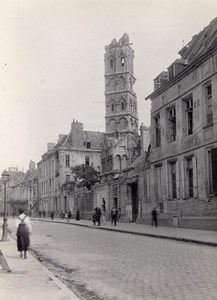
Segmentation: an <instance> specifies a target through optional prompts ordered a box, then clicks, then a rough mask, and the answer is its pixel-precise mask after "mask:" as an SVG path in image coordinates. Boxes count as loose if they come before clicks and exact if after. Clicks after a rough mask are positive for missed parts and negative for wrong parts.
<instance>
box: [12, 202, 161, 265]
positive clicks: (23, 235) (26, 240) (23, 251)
mask: <svg viewBox="0 0 217 300" xmlns="http://www.w3.org/2000/svg"><path fill="white" fill-rule="evenodd" d="M118 215H119V214H118V210H117V208H116V207H113V208H112V210H111V225H114V226H116V224H117V220H118V217H119V216H118ZM151 215H152V223H151V224H152V226H153V225H155V226H156V227H157V221H158V212H157V208H156V207H155V208H154V209H153V210H152V212H151ZM51 218H53V216H52V215H51ZM70 218H71V213H70V212H69V213H68V214H67V219H70ZM76 220H80V211H79V210H77V212H76ZM92 221H93V224H94V226H95V225H96V223H97V224H98V226H100V224H101V221H102V222H103V224H104V225H105V224H106V206H105V203H103V204H102V207H101V208H99V207H96V208H95V209H94V213H93V216H92ZM15 225H16V228H17V250H18V251H19V252H20V257H24V258H25V259H26V258H27V251H28V247H29V245H30V235H31V234H32V225H31V222H30V218H29V217H28V216H27V215H26V214H25V211H24V209H22V208H20V209H19V216H18V217H17V219H16V224H15Z"/></svg>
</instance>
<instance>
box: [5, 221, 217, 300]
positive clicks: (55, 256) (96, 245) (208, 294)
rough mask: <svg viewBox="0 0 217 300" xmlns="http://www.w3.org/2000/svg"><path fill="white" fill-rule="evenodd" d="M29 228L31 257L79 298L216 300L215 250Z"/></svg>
mask: <svg viewBox="0 0 217 300" xmlns="http://www.w3.org/2000/svg"><path fill="white" fill-rule="evenodd" d="M32 223H33V235H32V238H31V241H32V242H31V249H32V252H33V253H34V255H35V256H37V258H38V259H39V260H40V261H41V262H42V263H43V264H45V265H46V266H47V267H48V268H49V269H50V270H51V271H52V272H53V273H54V274H55V276H56V277H58V278H59V279H61V280H62V281H63V282H64V283H65V284H67V286H68V287H69V288H70V289H72V290H73V291H74V292H75V293H76V294H77V295H78V296H79V297H80V298H81V299H91V300H93V299H95V300H99V299H105V300H112V299H123V300H124V299H127V300H133V299H134V300H135V299H136V300H137V299H147V300H149V299H171V300H174V299H189V300H190V299H191V300H192V299H201V300H202V299H203V300H204V299H217V296H216V295H217V287H216V278H217V265H216V261H217V251H216V248H213V247H208V246H201V245H195V244H189V243H182V242H176V241H170V240H163V239H154V238H149V237H144V236H136V235H133V234H132V235H131V234H124V233H118V232H108V231H104V230H95V229H94V228H93V229H92V228H84V227H78V226H73V225H68V224H56V223H51V222H50V223H44V222H39V221H33V222H32ZM11 227H12V226H11Z"/></svg>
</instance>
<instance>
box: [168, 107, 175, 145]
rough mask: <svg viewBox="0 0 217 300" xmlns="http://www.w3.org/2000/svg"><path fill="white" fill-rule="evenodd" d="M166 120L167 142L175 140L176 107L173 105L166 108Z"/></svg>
mask: <svg viewBox="0 0 217 300" xmlns="http://www.w3.org/2000/svg"><path fill="white" fill-rule="evenodd" d="M168 122H169V124H168V125H169V128H168V129H169V135H168V137H169V142H173V141H175V140H176V109H175V107H173V108H171V109H169V110H168Z"/></svg>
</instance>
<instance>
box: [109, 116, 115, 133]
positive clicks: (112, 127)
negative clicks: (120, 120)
mask: <svg viewBox="0 0 217 300" xmlns="http://www.w3.org/2000/svg"><path fill="white" fill-rule="evenodd" d="M115 128H116V122H115V120H113V119H112V120H110V126H109V131H110V132H112V131H115Z"/></svg>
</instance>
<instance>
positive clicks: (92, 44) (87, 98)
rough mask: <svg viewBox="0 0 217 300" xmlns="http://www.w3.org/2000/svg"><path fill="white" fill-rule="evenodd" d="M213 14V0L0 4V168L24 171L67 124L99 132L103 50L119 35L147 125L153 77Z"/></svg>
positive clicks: (216, 7) (216, 12)
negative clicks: (130, 57) (125, 40)
mask: <svg viewBox="0 0 217 300" xmlns="http://www.w3.org/2000/svg"><path fill="white" fill-rule="evenodd" d="M215 17H217V1H216V0H31V1H29V0H1V1H0V143H1V145H0V171H1V172H2V171H3V170H4V169H8V168H9V167H18V169H19V170H24V171H27V169H28V166H29V162H30V160H33V161H34V162H35V163H38V162H39V161H40V159H41V155H42V154H43V153H45V152H46V151H47V143H48V142H54V143H56V142H57V140H58V136H59V134H68V133H69V131H70V126H71V122H72V121H73V119H75V120H78V121H80V122H82V123H83V124H84V129H85V130H90V131H104V130H105V122H104V115H105V104H104V101H105V100H104V52H105V46H106V45H109V44H110V43H111V41H112V40H113V39H114V38H116V40H119V39H120V38H121V37H122V36H123V34H124V33H128V34H129V38H130V43H132V46H131V47H132V48H133V50H134V51H135V59H134V76H135V77H136V78H137V81H136V83H135V86H134V91H135V92H136V94H137V100H138V115H139V122H140V124H141V123H143V124H144V125H145V126H147V127H148V126H149V125H150V107H151V103H150V100H148V101H145V97H146V96H148V95H149V94H150V93H151V92H152V91H153V79H154V78H155V77H156V76H157V75H158V74H159V73H160V72H161V71H164V70H167V67H168V66H169V65H170V64H171V63H172V62H173V61H174V60H175V59H176V58H178V57H179V55H178V51H179V50H180V49H181V48H182V47H183V46H184V45H185V44H187V43H188V42H189V41H190V40H191V39H192V37H193V35H195V34H197V33H199V32H200V31H201V30H202V29H203V28H204V27H205V26H207V25H208V24H209V23H210V22H211V20H212V19H214V18H215Z"/></svg>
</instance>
